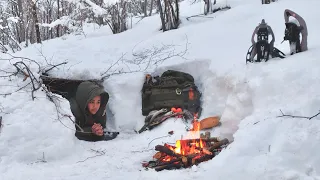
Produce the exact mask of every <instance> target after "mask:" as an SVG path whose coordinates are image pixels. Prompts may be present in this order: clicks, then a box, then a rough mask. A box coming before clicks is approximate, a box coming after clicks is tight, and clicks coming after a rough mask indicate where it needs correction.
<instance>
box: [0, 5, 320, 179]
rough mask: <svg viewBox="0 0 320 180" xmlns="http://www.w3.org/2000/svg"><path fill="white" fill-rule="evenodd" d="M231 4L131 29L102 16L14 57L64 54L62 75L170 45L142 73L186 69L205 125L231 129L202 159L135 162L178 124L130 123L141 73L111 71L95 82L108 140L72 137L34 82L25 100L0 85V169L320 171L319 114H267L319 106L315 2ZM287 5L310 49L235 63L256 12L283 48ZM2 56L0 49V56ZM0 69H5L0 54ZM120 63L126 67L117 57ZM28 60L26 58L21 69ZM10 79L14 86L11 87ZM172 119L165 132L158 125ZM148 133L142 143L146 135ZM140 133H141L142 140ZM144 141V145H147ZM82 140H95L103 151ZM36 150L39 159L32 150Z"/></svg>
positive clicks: (1, 172)
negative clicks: (105, 95) (103, 99)
mask: <svg viewBox="0 0 320 180" xmlns="http://www.w3.org/2000/svg"><path fill="white" fill-rule="evenodd" d="M227 3H229V4H230V5H231V7H232V9H231V10H228V11H224V12H219V13H216V14H212V15H210V17H214V18H207V19H201V18H192V19H190V21H187V20H185V19H184V18H181V19H182V20H183V24H182V25H181V27H180V28H179V29H177V30H172V31H169V32H165V33H162V32H161V31H158V29H159V27H160V24H159V23H160V19H159V17H158V15H155V16H152V17H148V18H145V19H143V20H141V21H140V22H139V23H137V24H136V25H134V26H133V28H132V29H130V30H128V31H126V32H124V33H121V34H117V35H112V34H111V33H110V31H109V30H108V28H107V27H102V28H101V29H98V30H95V31H94V32H88V33H87V34H86V36H66V37H63V38H61V39H54V40H50V41H47V42H44V43H43V45H42V46H40V45H33V46H31V47H29V48H26V49H24V50H22V51H20V52H18V53H17V54H15V55H16V56H22V57H29V58H31V59H35V60H37V61H39V62H40V63H42V64H43V65H45V64H46V62H45V61H44V57H43V56H42V55H44V56H45V57H47V58H48V61H50V62H52V63H60V62H63V61H68V64H67V65H66V66H61V67H59V69H55V70H53V71H51V75H54V76H57V77H68V78H85V79H90V78H99V77H100V74H101V73H102V72H104V71H106V69H108V67H109V65H110V64H112V63H113V62H115V61H116V60H117V59H119V58H120V57H121V56H122V54H123V53H127V54H125V60H127V63H126V64H120V65H119V66H116V67H115V68H127V67H130V69H131V70H132V69H133V70H134V69H137V68H138V67H137V66H136V65H133V64H131V63H130V60H132V59H133V58H134V57H133V56H132V51H134V52H136V53H137V52H142V51H145V50H146V49H153V48H154V47H158V48H159V47H162V44H165V45H174V46H173V47H170V48H169V49H167V51H171V50H175V51H176V52H181V51H183V50H184V49H185V47H186V43H188V46H187V48H188V51H187V53H186V54H185V56H184V58H181V57H173V58H170V59H168V60H166V61H165V62H163V63H162V64H160V65H159V66H152V67H150V68H148V69H147V71H146V72H148V73H153V74H161V73H162V72H163V71H165V70H166V69H168V68H170V69H176V70H183V71H185V72H189V73H190V74H192V75H193V76H194V77H195V80H196V82H197V85H198V86H199V88H200V89H201V91H202V92H203V109H204V111H203V114H202V117H201V118H205V117H207V116H212V115H222V117H221V121H222V126H221V128H216V129H213V130H212V134H214V135H216V136H221V137H228V138H230V139H233V138H234V142H233V143H232V144H231V145H229V146H228V147H227V148H226V149H225V150H223V151H222V152H221V153H220V154H219V155H218V156H217V157H215V158H214V159H213V160H211V161H208V162H204V163H201V164H200V165H199V166H198V167H194V168H191V169H183V170H176V171H162V172H155V171H154V170H151V169H150V170H148V171H146V170H144V169H143V168H142V167H141V162H142V161H146V160H151V158H152V155H153V154H154V150H152V149H153V147H154V146H155V145H157V144H163V143H165V142H171V143H174V142H175V140H178V139H179V138H180V137H181V135H183V136H185V135H187V132H186V131H185V124H184V123H183V122H182V121H181V120H180V119H170V120H168V121H166V122H165V123H163V124H161V126H159V127H158V128H156V129H154V130H152V131H150V132H144V133H142V134H136V133H134V131H133V130H134V129H139V128H140V127H141V126H142V125H143V120H144V117H143V116H142V115H141V100H140V89H141V85H142V81H143V77H144V73H142V72H139V73H132V74H122V75H118V76H112V77H110V78H108V79H107V80H106V81H105V83H104V85H105V87H106V90H107V91H108V92H109V93H110V101H109V103H108V106H109V107H108V108H109V109H110V111H111V112H112V114H111V112H109V114H108V119H109V120H108V125H109V127H110V129H116V130H118V131H120V132H121V134H120V135H119V136H118V138H116V139H115V140H113V141H107V142H96V143H89V142H83V141H78V140H77V139H76V138H75V137H74V136H73V131H72V130H70V129H68V128H66V127H65V126H63V125H62V123H63V124H64V125H66V126H67V127H70V128H73V127H74V126H73V124H72V123H71V122H70V121H69V120H68V118H62V119H61V122H62V123H61V122H60V121H58V120H57V115H56V109H55V106H54V104H53V103H51V102H50V101H49V100H48V99H47V98H46V96H45V93H44V92H42V91H37V92H36V93H35V97H37V98H36V100H35V101H32V99H31V95H30V94H31V93H30V92H29V91H27V92H24V91H19V92H17V93H14V94H12V95H8V96H0V115H1V116H3V124H4V126H3V129H2V131H1V133H0V179H1V180H2V179H3V180H11V179H32V180H37V179H59V180H62V179H68V180H72V179H97V180H100V179H101V180H102V179H128V178H130V179H164V178H165V179H177V178H181V179H213V178H214V179H223V180H225V179H230V180H231V179H259V180H260V179H288V180H289V179H290V180H295V179H320V177H319V174H318V171H319V170H320V166H319V165H320V163H319V157H320V156H318V155H317V150H318V149H319V148H320V146H319V145H318V143H317V142H318V141H319V138H320V136H319V128H320V123H319V117H316V118H313V119H311V120H307V119H293V118H284V117H282V118H277V117H276V116H279V115H281V112H280V109H281V110H282V111H283V112H284V113H287V114H294V115H302V116H312V115H314V114H316V113H317V112H318V111H319V106H320V98H319V95H320V92H319V88H320V84H319V77H320V76H319V75H320V71H319V68H318V67H319V65H320V62H319V59H318V57H319V56H320V53H319V52H320V51H319V49H320V43H319V42H320V38H319V36H318V35H317V32H318V31H319V30H318V28H319V26H318V23H319V22H320V21H319V20H320V18H319V16H316V14H317V11H318V7H319V5H320V2H318V1H317V0H308V1H307V0H305V1H300V0H279V1H278V2H276V3H272V4H269V5H261V4H260V1H255V0H246V1H240V0H232V1H231V0H229V1H228V2H227ZM201 4H202V2H201V3H197V4H194V5H192V6H190V3H189V2H188V1H184V2H182V3H181V11H182V12H181V14H182V16H184V17H186V16H190V15H194V14H199V13H201V12H202V11H203V8H202V5H201ZM286 8H288V9H291V10H293V11H296V12H297V13H298V14H300V15H301V16H302V17H303V18H304V19H305V20H306V22H307V25H308V30H309V40H308V42H309V51H307V52H303V53H299V54H296V55H293V56H288V57H287V58H285V59H281V60H280V59H272V60H270V61H268V62H267V63H260V64H248V65H246V64H245V54H246V52H247V50H248V48H249V46H250V38H251V34H252V32H253V30H254V28H255V26H256V25H257V24H258V23H259V22H260V21H261V19H262V18H264V19H265V20H266V22H267V23H268V24H269V25H270V26H271V27H272V28H273V31H274V33H275V36H276V42H275V47H277V48H278V49H280V50H282V51H283V52H285V53H286V54H288V53H289V46H288V43H287V42H285V43H283V44H280V42H281V41H282V38H283V33H284V18H283V11H284V10H285V9H286ZM1 56H3V57H5V55H1ZM0 63H1V64H0V66H1V69H5V70H11V71H14V67H13V66H12V65H10V64H9V63H8V62H7V61H0ZM127 65H128V66H127ZM32 69H33V70H34V71H36V70H37V69H36V66H33V68H32ZM25 83H27V82H22V78H21V77H12V78H11V81H8V79H4V78H1V79H0V87H1V90H0V93H1V94H3V93H6V92H12V91H14V90H15V89H17V87H16V86H17V84H18V85H19V86H22V85H23V84H25ZM13 86H14V87H13ZM59 105H60V107H61V109H60V110H61V111H64V112H65V113H66V114H71V112H70V110H69V104H68V102H67V101H66V100H65V99H63V98H60V101H59ZM170 130H174V131H175V134H174V135H172V136H168V137H165V138H160V139H157V140H154V141H152V140H153V139H154V138H157V137H160V136H166V135H167V132H168V131H170ZM151 141H152V142H151ZM150 142H151V143H150ZM149 143H150V144H149ZM91 149H94V150H101V151H102V150H104V151H105V152H106V154H105V155H103V156H98V157H95V158H90V159H88V160H86V161H85V162H79V161H82V160H85V159H86V158H88V157H91V156H94V155H96V153H95V152H93V151H92V150H91ZM43 154H44V157H45V161H46V162H45V163H44V162H41V161H39V159H41V158H42V156H43Z"/></svg>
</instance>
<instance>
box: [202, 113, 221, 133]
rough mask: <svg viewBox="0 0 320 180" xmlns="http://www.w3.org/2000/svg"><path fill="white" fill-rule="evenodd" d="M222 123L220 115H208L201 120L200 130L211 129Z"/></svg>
mask: <svg viewBox="0 0 320 180" xmlns="http://www.w3.org/2000/svg"><path fill="white" fill-rule="evenodd" d="M220 125H221V123H220V117H219V116H212V117H207V118H204V119H202V120H201V121H200V130H203V129H209V128H213V127H216V126H220Z"/></svg>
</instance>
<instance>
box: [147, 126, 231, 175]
mask: <svg viewBox="0 0 320 180" xmlns="http://www.w3.org/2000/svg"><path fill="white" fill-rule="evenodd" d="M190 135H191V136H192V137H194V138H190V139H181V140H178V141H176V143H175V146H173V145H169V144H164V145H157V146H155V150H156V151H158V152H157V153H156V154H154V156H153V158H154V159H155V160H154V161H149V162H147V163H143V167H148V168H154V169H155V170H156V171H161V170H164V169H168V170H169V169H179V168H188V167H191V166H192V165H198V164H199V163H201V162H204V161H208V160H210V159H212V158H213V157H215V156H216V155H217V154H219V152H220V151H221V150H222V148H223V147H225V146H227V145H228V144H229V140H228V139H222V140H219V139H218V138H216V137H210V133H209V132H206V133H205V135H203V134H202V135H201V136H200V135H199V122H198V121H197V120H194V122H193V130H192V131H191V134H190ZM195 136H197V138H195ZM199 136H200V137H199Z"/></svg>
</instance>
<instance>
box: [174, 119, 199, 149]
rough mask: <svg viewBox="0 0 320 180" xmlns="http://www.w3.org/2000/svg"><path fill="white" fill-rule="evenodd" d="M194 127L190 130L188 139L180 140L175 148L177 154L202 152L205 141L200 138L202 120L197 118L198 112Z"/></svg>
mask: <svg viewBox="0 0 320 180" xmlns="http://www.w3.org/2000/svg"><path fill="white" fill-rule="evenodd" d="M192 124H193V129H192V131H189V134H188V136H189V138H188V139H187V140H182V139H181V140H178V141H176V145H175V148H174V149H171V150H173V151H174V152H175V153H177V154H181V155H189V154H196V153H200V152H201V150H202V148H203V147H204V146H205V141H203V140H202V139H200V138H199V137H200V122H199V121H198V120H197V114H195V115H194V120H193V123H192Z"/></svg>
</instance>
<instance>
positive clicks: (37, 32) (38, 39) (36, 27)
mask: <svg viewBox="0 0 320 180" xmlns="http://www.w3.org/2000/svg"><path fill="white" fill-rule="evenodd" d="M30 3H31V4H30V5H31V9H32V17H33V22H34V27H35V30H36V40H37V43H41V36H40V28H39V20H38V16H37V5H36V3H35V2H34V1H33V0H31V1H30Z"/></svg>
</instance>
